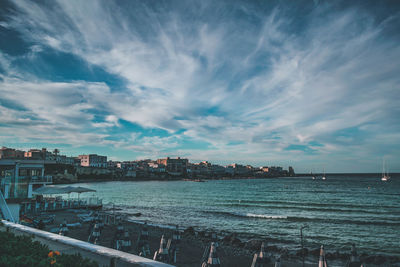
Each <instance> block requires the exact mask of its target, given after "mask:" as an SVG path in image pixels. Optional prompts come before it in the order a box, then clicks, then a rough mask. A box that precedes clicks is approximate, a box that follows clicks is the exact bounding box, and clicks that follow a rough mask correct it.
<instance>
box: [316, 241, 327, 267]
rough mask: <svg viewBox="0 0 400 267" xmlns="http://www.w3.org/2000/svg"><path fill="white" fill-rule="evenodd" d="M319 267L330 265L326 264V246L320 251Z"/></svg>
mask: <svg viewBox="0 0 400 267" xmlns="http://www.w3.org/2000/svg"><path fill="white" fill-rule="evenodd" d="M318 267H328V263H327V262H326V259H325V250H324V245H322V246H321V249H320V251H319V262H318Z"/></svg>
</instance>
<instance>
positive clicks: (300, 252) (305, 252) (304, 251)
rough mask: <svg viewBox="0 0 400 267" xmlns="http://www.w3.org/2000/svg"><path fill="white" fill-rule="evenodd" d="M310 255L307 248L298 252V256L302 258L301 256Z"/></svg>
mask: <svg viewBox="0 0 400 267" xmlns="http://www.w3.org/2000/svg"><path fill="white" fill-rule="evenodd" d="M307 254H308V249H307V248H303V249H299V250H297V251H296V256H298V257H301V256H303V255H304V256H307Z"/></svg>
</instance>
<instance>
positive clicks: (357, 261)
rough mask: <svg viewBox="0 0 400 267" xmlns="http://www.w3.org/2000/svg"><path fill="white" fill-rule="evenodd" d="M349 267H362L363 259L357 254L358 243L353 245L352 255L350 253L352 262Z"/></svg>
mask: <svg viewBox="0 0 400 267" xmlns="http://www.w3.org/2000/svg"><path fill="white" fill-rule="evenodd" d="M348 266H349V267H360V266H361V261H360V257H358V255H357V250H356V245H355V244H352V245H351V255H350V262H349V264H348Z"/></svg>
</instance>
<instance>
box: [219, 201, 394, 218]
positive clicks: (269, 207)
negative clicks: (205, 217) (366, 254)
mask: <svg viewBox="0 0 400 267" xmlns="http://www.w3.org/2000/svg"><path fill="white" fill-rule="evenodd" d="M216 206H221V207H235V208H236V207H239V208H246V207H247V208H268V209H278V210H279V209H286V210H301V211H305V210H307V211H320V212H332V213H337V212H341V213H343V212H345V213H362V214H365V213H368V214H376V215H393V214H395V215H400V211H392V210H388V211H378V210H376V206H375V207H374V209H370V210H368V209H345V208H344V209H341V208H324V207H310V206H294V205H291V206H290V205H289V206H288V205H277V206H270V205H265V204H264V205H262V204H242V203H222V204H216Z"/></svg>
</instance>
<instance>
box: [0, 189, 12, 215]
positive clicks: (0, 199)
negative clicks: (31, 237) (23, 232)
mask: <svg viewBox="0 0 400 267" xmlns="http://www.w3.org/2000/svg"><path fill="white" fill-rule="evenodd" d="M0 209H1V214H2V215H3V217H4V219H6V220H8V221H10V222H14V223H15V219H14V217H13V215H12V213H11V211H10V208H9V207H8V205H7V202H6V200H5V199H4V196H3V192H1V190H0Z"/></svg>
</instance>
